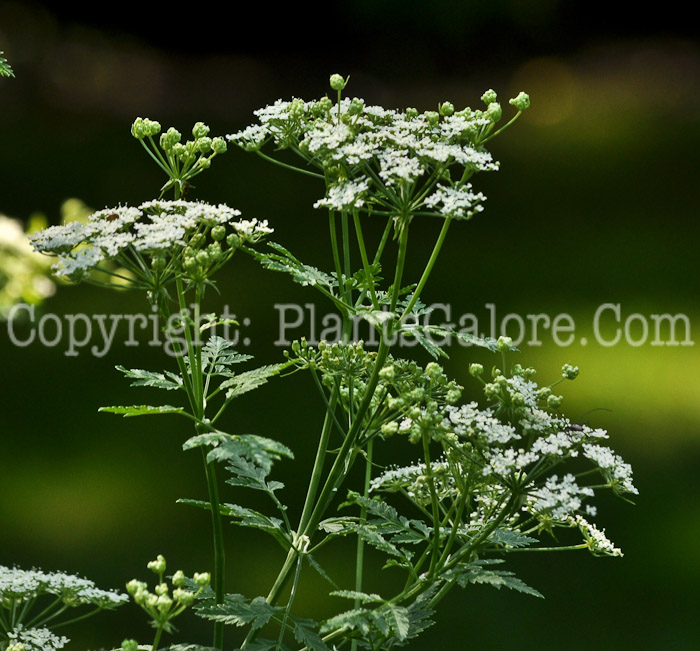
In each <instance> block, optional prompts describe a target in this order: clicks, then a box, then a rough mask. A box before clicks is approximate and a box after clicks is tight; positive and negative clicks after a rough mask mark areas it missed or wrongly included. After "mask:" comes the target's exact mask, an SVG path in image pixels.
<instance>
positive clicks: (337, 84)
mask: <svg viewBox="0 0 700 651" xmlns="http://www.w3.org/2000/svg"><path fill="white" fill-rule="evenodd" d="M348 79H350V77H348ZM347 83H348V80H347V79H343V77H342V75H339V74H335V75H331V79H330V84H331V88H332V89H333V90H343V88H345V86H346V85H347Z"/></svg>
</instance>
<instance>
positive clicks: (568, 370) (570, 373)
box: [561, 364, 578, 380]
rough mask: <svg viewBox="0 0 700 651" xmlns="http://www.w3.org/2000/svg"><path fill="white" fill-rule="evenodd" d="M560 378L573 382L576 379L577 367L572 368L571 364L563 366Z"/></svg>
mask: <svg viewBox="0 0 700 651" xmlns="http://www.w3.org/2000/svg"><path fill="white" fill-rule="evenodd" d="M561 374H562V377H565V378H566V379H567V380H575V379H576V378H577V377H578V366H572V365H571V364H564V366H562V368H561Z"/></svg>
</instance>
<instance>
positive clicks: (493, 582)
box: [455, 561, 544, 599]
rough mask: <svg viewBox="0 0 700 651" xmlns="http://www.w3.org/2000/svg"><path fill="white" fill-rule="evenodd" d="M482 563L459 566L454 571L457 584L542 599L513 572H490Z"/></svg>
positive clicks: (538, 593)
mask: <svg viewBox="0 0 700 651" xmlns="http://www.w3.org/2000/svg"><path fill="white" fill-rule="evenodd" d="M484 565H485V563H483V562H482V561H474V562H472V563H468V564H466V565H461V566H460V567H459V569H457V570H455V578H456V580H457V584H458V585H459V586H460V587H462V588H464V587H466V586H467V585H468V584H469V583H475V584H485V585H490V586H493V587H494V588H496V589H497V590H500V589H501V588H502V587H506V588H509V589H510V590H517V591H518V592H523V593H525V594H529V595H532V596H534V597H539V598H541V599H543V598H544V596H543V595H542V593H540V592H538V591H537V590H535V589H534V588H531V587H530V586H529V585H527V584H526V583H525V582H524V581H522V580H521V579H519V578H518V577H516V576H515V574H514V573H513V572H508V571H507V570H490V569H487V568H486V567H484Z"/></svg>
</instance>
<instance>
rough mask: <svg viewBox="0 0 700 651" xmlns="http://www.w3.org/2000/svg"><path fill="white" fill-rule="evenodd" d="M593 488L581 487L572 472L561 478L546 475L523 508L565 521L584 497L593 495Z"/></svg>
mask: <svg viewBox="0 0 700 651" xmlns="http://www.w3.org/2000/svg"><path fill="white" fill-rule="evenodd" d="M593 495H594V493H593V489H592V488H588V487H581V486H579V485H578V484H577V483H576V478H575V477H574V476H573V475H572V474H570V473H569V474H566V475H564V477H562V479H561V480H559V478H558V477H557V475H552V476H551V477H547V480H546V482H545V484H544V486H541V487H540V488H537V489H535V490H533V491H532V492H531V493H530V495H528V499H527V503H526V505H525V506H524V507H523V510H526V511H529V512H530V513H533V514H536V515H544V516H545V517H551V518H553V519H554V520H556V521H559V522H566V521H567V519H568V518H570V517H572V516H573V515H574V514H575V513H576V512H577V511H579V510H581V508H582V507H583V499H584V498H585V497H593Z"/></svg>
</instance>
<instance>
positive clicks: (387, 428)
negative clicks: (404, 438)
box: [382, 420, 399, 438]
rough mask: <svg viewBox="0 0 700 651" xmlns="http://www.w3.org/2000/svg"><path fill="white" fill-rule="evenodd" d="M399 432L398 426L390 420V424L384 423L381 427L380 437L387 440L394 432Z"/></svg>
mask: <svg viewBox="0 0 700 651" xmlns="http://www.w3.org/2000/svg"><path fill="white" fill-rule="evenodd" d="M398 431H399V424H398V423H397V422H396V421H394V420H392V421H391V422H390V423H384V424H383V425H382V436H384V437H385V438H389V437H390V436H394V434H396V432H398Z"/></svg>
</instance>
